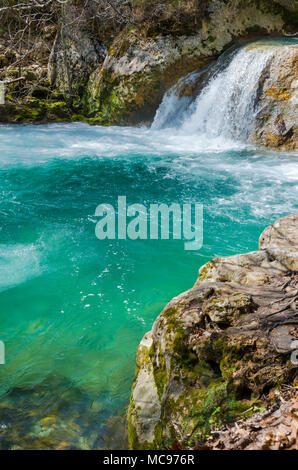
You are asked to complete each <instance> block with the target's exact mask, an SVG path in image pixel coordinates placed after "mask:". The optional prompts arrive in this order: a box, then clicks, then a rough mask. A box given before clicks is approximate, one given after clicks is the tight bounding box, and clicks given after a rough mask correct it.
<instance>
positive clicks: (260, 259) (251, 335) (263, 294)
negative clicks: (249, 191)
mask: <svg viewBox="0 0 298 470" xmlns="http://www.w3.org/2000/svg"><path fill="white" fill-rule="evenodd" d="M293 220H296V219H295V217H292V216H290V217H288V218H285V219H284V220H283V219H281V221H280V224H281V225H282V226H283V227H284V234H285V235H286V225H287V223H288V224H289V227H290V226H291V227H292V225H293ZM266 230H268V229H266ZM266 230H265V232H266ZM276 243H277V242H275V241H272V245H273V246H271V243H268V248H267V250H260V251H259V252H253V253H248V254H246V255H238V258H237V257H236V258H235V257H229V258H217V259H215V260H212V262H211V265H210V264H209V263H207V265H205V266H204V267H203V268H201V270H200V277H199V280H198V282H197V283H196V285H195V286H194V287H193V288H192V289H190V290H189V291H187V292H185V293H183V294H181V295H180V296H178V297H175V298H174V299H172V300H171V301H170V302H169V304H168V305H167V306H166V307H165V309H164V310H163V311H162V312H161V314H160V315H159V317H158V318H157V320H156V321H155V323H154V325H153V328H152V332H150V333H149V334H147V335H146V336H145V338H144V339H143V341H142V342H141V344H140V347H139V349H138V353H137V369H136V378H135V382H134V385H133V391H132V396H131V402H130V407H129V414H128V422H129V426H128V431H129V444H130V447H131V448H165V447H174V448H175V446H176V447H177V446H178V447H180V448H193V447H196V446H199V445H202V444H203V442H205V441H206V439H207V438H208V436H209V435H211V432H213V431H214V430H215V429H217V428H220V427H221V426H223V425H226V423H233V422H235V421H237V419H239V416H242V418H246V417H247V416H250V414H251V410H256V409H257V407H262V408H264V409H267V408H268V406H269V404H270V400H269V396H271V395H272V394H273V396H274V394H275V392H276V393H279V390H280V387H281V386H284V385H285V384H286V385H287V386H289V387H293V386H294V382H295V377H296V374H297V366H295V364H293V362H292V361H291V354H292V351H293V344H295V343H294V342H295V341H296V338H297V335H298V318H297V300H298V295H297V293H298V290H297V289H298V274H297V270H298V262H297V254H298V253H297V247H288V246H284V245H283V246H282V247H279V248H277V247H276V246H275V245H276ZM269 250H270V251H269ZM239 256H242V258H240V261H239ZM243 257H244V258H243ZM230 266H232V269H230V268H229V267H230ZM202 273H203V274H204V277H203V278H202ZM223 273H224V275H223ZM239 273H240V274H239ZM145 372H146V374H147V375H146V381H145V382H144V381H143V378H144V373H145ZM143 387H145V390H144V388H143ZM149 391H150V393H149ZM142 396H143V397H145V398H146V397H147V398H148V397H149V398H148V399H147V398H146V399H145V398H144V399H143V400H142ZM150 396H151V397H152V400H151V399H150ZM135 397H138V400H137V402H135ZM153 398H154V399H153ZM270 406H271V405H270ZM153 408H154V410H155V411H156V413H155V414H154V416H153V415H152V413H151V412H150V413H148V410H149V409H150V410H152V409H153ZM149 415H150V418H149V419H148V416H149ZM153 418H154V419H153ZM289 442H291V443H292V444H288V445H289V446H290V445H293V442H292V440H290V441H289Z"/></svg>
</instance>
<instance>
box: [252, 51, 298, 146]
mask: <svg viewBox="0 0 298 470" xmlns="http://www.w3.org/2000/svg"><path fill="white" fill-rule="evenodd" d="M269 47H270V46H269ZM297 76H298V46H297V45H296V46H295V45H292V46H286V47H280V48H276V51H275V53H274V55H273V58H272V60H271V61H270V62H269V64H268V66H267V67H266V69H265V70H264V72H263V76H262V77H261V80H260V87H259V92H258V112H257V114H256V117H255V122H254V126H253V130H252V132H251V135H250V141H251V142H252V143H254V144H257V145H262V146H265V147H271V148H276V149H279V150H290V151H291V150H297V149H298V123H297V112H298V80H297Z"/></svg>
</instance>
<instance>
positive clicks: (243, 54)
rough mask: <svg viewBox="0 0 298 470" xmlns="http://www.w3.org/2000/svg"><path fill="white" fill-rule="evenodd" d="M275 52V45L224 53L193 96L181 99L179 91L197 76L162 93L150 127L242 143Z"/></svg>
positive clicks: (197, 75)
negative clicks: (202, 85) (261, 84)
mask: <svg viewBox="0 0 298 470" xmlns="http://www.w3.org/2000/svg"><path fill="white" fill-rule="evenodd" d="M275 50H276V46H274V47H272V46H270V45H264V44H262V45H260V44H258V43H255V44H253V45H250V46H248V47H243V48H241V49H240V50H238V51H236V52H235V51H233V53H230V54H225V55H224V56H223V57H222V58H221V59H220V60H219V62H218V63H217V65H216V66H213V67H211V68H209V70H208V73H209V76H208V77H207V83H205V86H204V87H203V89H202V90H201V91H200V92H199V94H198V95H197V96H195V97H190V96H183V90H182V91H181V88H183V86H184V87H186V86H189V85H191V84H192V83H193V82H194V81H196V80H198V77H199V74H198V73H196V74H194V73H192V74H190V75H188V76H187V77H185V78H184V79H183V82H181V80H180V81H179V82H178V83H177V84H176V85H175V86H174V87H172V89H171V90H170V91H169V92H167V93H166V94H165V96H164V98H163V101H162V103H161V105H160V107H159V109H158V111H157V113H156V116H155V119H154V122H153V124H152V128H154V129H161V128H167V127H174V128H176V129H177V131H179V133H181V134H183V135H196V136H200V137H205V138H208V139H217V138H224V139H229V140H234V141H241V142H245V141H246V139H247V135H248V131H249V128H250V125H251V124H252V121H253V117H254V114H255V112H256V109H255V108H256V102H257V93H258V89H259V84H260V78H261V76H262V73H263V72H264V70H265V68H266V66H267V64H268V63H269V61H270V58H271V57H272V56H273V54H274V51H275ZM223 64H224V66H223ZM199 78H200V77H199ZM205 80H206V79H205Z"/></svg>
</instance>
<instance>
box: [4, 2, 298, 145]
mask: <svg viewBox="0 0 298 470" xmlns="http://www.w3.org/2000/svg"><path fill="white" fill-rule="evenodd" d="M49 3H50V4H51V3H53V2H49ZM111 5H112V6H111ZM59 8H60V7H59ZM297 11H298V8H297V1H296V0H293V1H291V0H276V1H275V2H272V1H271V0H250V1H247V0H229V1H222V0H200V1H198V0H186V1H183V2H177V1H176V0H167V1H165V2H161V1H160V0H153V1H150V2H149V1H148V0H133V1H132V2H120V1H118V0H112V1H111V2H108V3H107V2H105V1H103V2H102V4H100V5H98V4H95V2H93V1H92V0H88V1H87V2H82V1H81V0H69V1H68V2H67V3H66V5H64V6H63V7H62V6H61V11H60V10H58V11H55V14H54V13H53V12H52V10H49V11H48V12H47V16H46V17H45V18H46V19H45V21H44V22H42V23H41V24H39V23H38V25H39V26H38V27H39V28H40V29H37V30H32V31H31V33H30V38H29V37H28V41H27V39H26V41H25V42H24V44H23V46H22V47H23V51H22V54H21V52H20V50H18V51H15V50H12V48H13V45H11V46H10V51H9V53H10V54H12V55H14V59H11V58H10V57H8V55H9V54H8V52H7V44H9V36H10V33H9V29H7V31H6V29H5V25H6V22H5V21H3V25H4V29H3V32H2V35H3V38H2V39H3V40H1V41H0V43H1V44H0V63H2V69H1V71H0V79H2V80H5V81H6V82H7V88H8V90H7V91H8V93H7V105H6V106H2V107H1V109H0V122H7V121H12V122H21V121H42V120H56V121H57V120H87V121H88V122H90V123H101V124H141V123H144V122H145V123H148V122H151V121H152V118H153V116H154V114H155V111H156V109H157V106H158V105H159V103H160V101H161V99H162V96H163V94H164V92H165V90H167V89H168V88H169V87H170V86H171V85H172V84H173V83H175V82H176V81H177V80H178V79H179V78H180V77H181V76H184V75H185V74H187V73H188V72H190V71H192V70H195V69H197V68H201V67H204V66H205V65H206V64H207V63H208V62H210V61H211V60H212V59H214V58H216V57H217V56H218V55H219V54H220V53H221V52H222V51H223V50H224V49H225V48H226V47H228V46H229V45H231V44H232V43H234V42H235V41H237V40H239V39H241V38H249V37H251V36H258V35H261V36H266V35H274V34H275V35H276V34H277V35H278V34H281V35H282V34H284V33H286V34H292V33H295V30H296V26H295V25H297ZM7 14H8V15H9V13H7ZM55 15H56V16H55ZM47 18H50V19H51V20H48V19H47ZM8 24H9V21H8ZM9 27H10V28H11V26H9ZM7 28H8V27H7ZM55 34H56V38H55ZM54 38H55V39H54ZM30 41H31V43H30ZM27 42H28V44H27ZM26 48H27V49H26ZM1 51H3V54H2V55H1ZM21 57H22V59H21ZM46 63H48V76H47V77H46V75H45V73H46V69H45V65H46ZM256 140H258V141H264V142H265V141H266V142H272V139H271V140H270V138H266V137H265V136H264V137H262V138H260V137H259V136H258V137H256Z"/></svg>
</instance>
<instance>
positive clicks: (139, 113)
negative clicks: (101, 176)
mask: <svg viewBox="0 0 298 470" xmlns="http://www.w3.org/2000/svg"><path fill="white" fill-rule="evenodd" d="M151 3H152V2H150V4H151ZM168 3H169V5H168V7H167V15H166V13H165V12H164V6H163V7H162V6H161V2H153V4H152V8H153V7H154V8H155V10H154V11H157V7H158V5H159V6H160V8H161V11H162V12H163V14H162V15H161V18H163V15H166V17H167V21H168V22H170V23H171V25H172V26H171V28H172V33H171V34H170V33H169V32H168V34H165V32H164V28H163V27H162V26H161V24H164V23H163V22H162V21H161V20H158V19H155V20H152V22H153V25H152V26H151V27H149V26H148V24H147V22H146V21H144V23H143V25H142V26H141V27H138V28H128V29H126V30H124V31H122V33H121V34H120V35H119V36H118V37H117V38H116V40H115V41H114V43H113V44H112V45H111V46H110V48H109V51H108V55H107V57H106V59H105V61H104V63H103V65H102V66H100V67H99V68H97V69H96V70H95V71H94V72H93V74H92V75H91V76H90V80H89V86H88V93H87V101H88V107H87V109H88V113H89V115H90V117H93V118H94V119H95V120H96V121H97V122H99V123H106V124H115V123H117V124H136V123H138V124H140V123H150V122H151V121H152V119H153V117H154V114H155V111H156V109H157V107H158V105H159V104H160V102H161V99H162V96H163V94H164V92H165V91H166V90H167V89H168V88H169V87H170V86H171V85H173V84H174V83H175V82H176V81H177V80H178V79H179V78H181V77H182V76H184V75H186V74H187V73H188V72H190V71H193V70H195V69H197V68H202V67H203V66H204V65H205V64H206V63H208V62H210V61H211V60H212V59H213V58H214V57H217V56H218V55H219V54H220V53H221V52H222V51H223V50H224V49H225V48H227V47H228V46H229V45H231V44H232V43H233V41H235V40H237V39H239V38H247V37H249V36H250V35H257V34H261V35H263V36H264V35H270V34H271V35H272V34H276V33H278V32H279V33H281V32H282V31H283V30H284V28H285V27H286V23H287V20H286V16H287V15H285V10H284V9H283V8H281V7H280V6H278V5H277V4H275V5H272V2H268V1H267V0H261V1H258V2H255V1H249V2H247V1H245V2H243V1H242V0H235V1H233V2H222V1H220V0H212V1H210V2H205V3H204V2H203V3H202V5H204V8H202V9H201V10H200V11H199V12H198V17H197V19H196V21H195V22H193V23H191V24H192V26H193V27H192V28H191V31H189V29H187V28H186V29H184V30H183V26H182V25H183V24H184V23H183V21H182V23H181V21H179V18H181V15H182V17H183V18H184V17H185V15H187V8H188V7H189V3H190V2H183V4H185V6H184V7H183V6H181V7H180V8H181V9H182V10H181V11H180V16H179V15H177V16H175V10H176V2H175V3H174V2H171V1H169V2H168ZM172 3H173V4H174V5H175V8H174V9H173V8H171V7H172ZM147 4H149V2H146V1H145V2H142V5H143V8H142V11H143V12H144V8H145V7H144V5H147ZM157 4H158V5H157ZM148 8H149V7H148ZM183 8H184V10H183ZM176 13H177V12H176ZM143 14H144V13H143ZM183 15H184V16H183ZM175 21H176V22H175ZM158 25H159V27H158ZM154 26H156V27H155V28H154ZM159 28H160V29H159ZM183 31H185V32H184V34H183ZM148 32H149V34H148ZM173 32H174V34H173ZM186 33H187V35H186Z"/></svg>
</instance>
